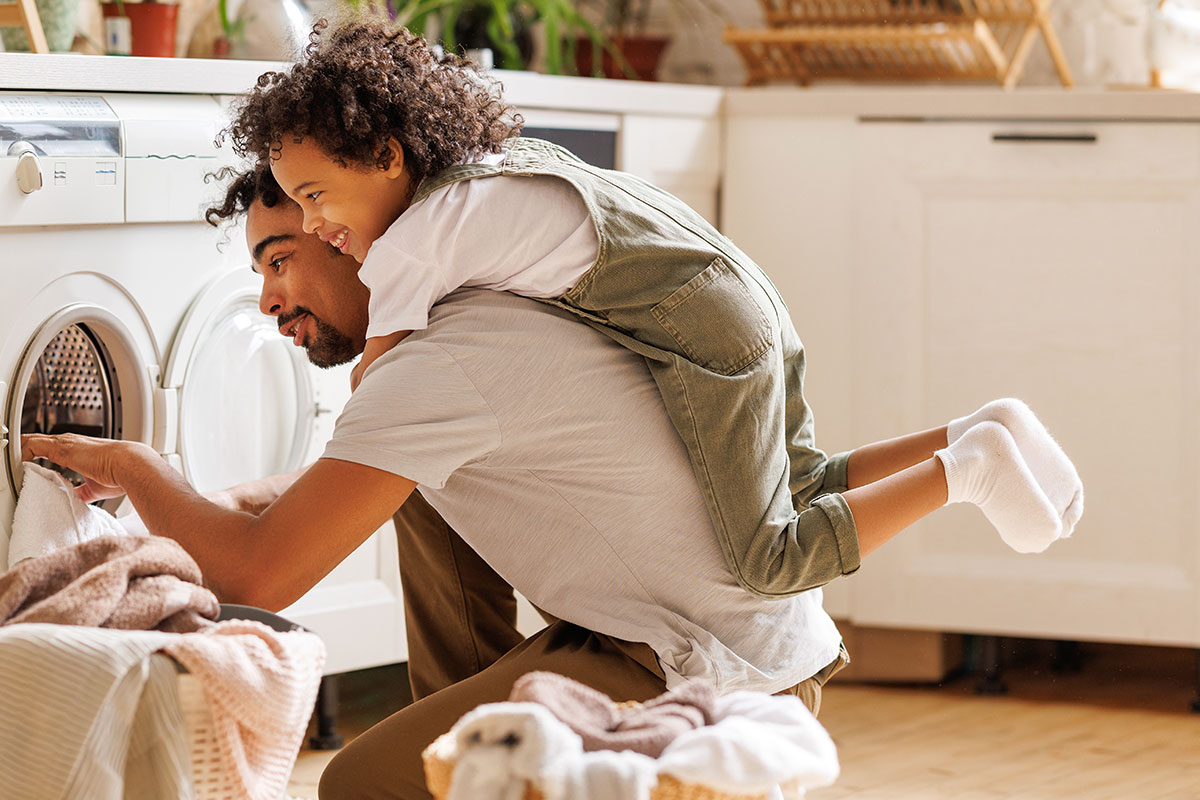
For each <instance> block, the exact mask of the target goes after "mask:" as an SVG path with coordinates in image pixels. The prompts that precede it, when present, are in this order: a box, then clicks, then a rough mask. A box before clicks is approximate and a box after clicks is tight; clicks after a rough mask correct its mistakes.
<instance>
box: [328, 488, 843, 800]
mask: <svg viewBox="0 0 1200 800" xmlns="http://www.w3.org/2000/svg"><path fill="white" fill-rule="evenodd" d="M395 523H396V536H397V541H398V543H399V559H400V569H401V579H402V582H403V587H404V607H405V621H406V624H407V627H408V652H409V662H408V667H409V679H410V681H411V683H412V690H413V697H414V698H416V702H415V703H413V704H412V705H411V706H408V707H407V708H404V709H402V710H400V711H398V712H396V713H395V714H393V715H391V716H390V717H388V718H387V719H385V720H384V721H383V722H380V723H379V724H378V725H376V726H375V727H373V728H371V729H370V730H368V731H367V732H366V733H364V734H362V735H361V736H359V737H357V738H356V739H354V740H353V741H352V742H350V744H348V745H347V746H346V747H345V748H343V750H342V751H341V752H340V753H338V754H337V756H336V757H334V759H333V760H332V761H331V762H329V765H328V766H327V767H326V768H325V771H324V773H323V774H322V775H321V785H320V797H321V800H368V798H370V799H371V800H382V798H389V800H429V798H430V794H429V792H428V791H427V790H426V788H425V776H424V771H423V768H422V766H421V751H422V750H424V749H425V747H426V745H428V744H429V743H430V742H432V741H433V740H434V739H436V738H437V737H438V736H440V735H441V734H443V733H445V732H446V731H448V730H449V729H450V728H451V727H452V726H453V725H454V723H455V722H457V721H458V719H459V717H461V716H462V715H463V714H465V713H467V712H468V711H470V710H471V709H473V708H475V707H476V706H478V705H480V704H482V703H495V702H500V701H503V700H507V699H508V695H509V692H510V691H511V690H512V686H513V684H514V683H515V682H516V680H517V679H518V678H520V677H521V676H522V675H524V674H525V673H527V672H531V671H534V670H549V671H551V672H557V673H559V674H561V675H566V676H567V677H570V678H574V679H575V680H577V681H579V682H580V683H584V684H586V685H588V686H591V687H593V688H595V689H598V690H599V691H602V692H604V693H605V694H607V695H609V696H610V697H612V698H613V699H615V700H637V701H642V700H649V699H650V698H652V697H655V696H657V695H660V694H662V693H663V692H664V691H666V680H665V678H664V677H663V672H662V668H661V667H660V666H659V664H658V658H657V657H656V656H655V654H654V652H653V651H652V650H651V649H650V648H649V647H648V646H647V645H645V644H642V643H636V642H626V641H622V640H620V639H615V638H613V637H611V636H606V635H604V634H601V633H595V632H593V631H589V630H586V629H584V628H581V627H579V626H578V625H573V624H571V623H569V622H563V621H556V622H552V623H551V624H550V625H549V627H547V628H545V629H543V630H542V631H539V632H538V633H536V634H534V635H533V636H531V637H529V638H528V639H525V638H524V637H522V636H521V634H519V633H518V632H517V629H516V617H517V614H516V601H515V599H514V597H513V591H512V588H511V587H510V586H509V585H508V584H507V583H505V582H504V580H503V579H502V578H500V576H499V575H497V574H496V573H495V571H494V570H492V568H491V567H489V566H488V565H487V564H486V563H485V562H484V561H483V559H481V558H480V557H479V556H478V555H477V554H476V553H475V551H474V550H472V549H471V548H470V547H469V546H468V545H467V544H466V543H465V542H463V540H462V539H461V538H459V536H458V535H457V534H456V533H455V532H454V531H453V529H451V528H450V526H449V525H447V524H446V523H445V521H443V520H442V518H441V517H440V516H439V515H438V514H437V512H436V511H434V510H433V509H432V508H431V507H430V506H429V504H428V503H426V502H425V500H424V498H422V497H421V496H420V494H418V493H416V492H414V493H413V494H412V496H411V497H410V498H409V500H408V502H406V503H405V504H404V507H403V508H401V509H400V510H399V511H398V512H396V516H395ZM843 653H844V651H843ZM842 665H843V661H842V659H839V660H838V661H835V662H834V663H833V664H831V665H829V666H828V667H826V668H825V669H824V670H822V671H821V672H820V673H818V674H817V675H815V676H813V677H812V678H810V679H808V680H806V681H804V682H802V683H801V684H799V685H798V686H796V687H794V688H793V689H791V690H790V691H789V692H788V693H789V694H795V695H797V696H798V697H799V698H800V699H801V700H803V701H804V702H805V704H806V705H808V707H809V708H810V709H812V710H813V712H814V713H816V711H817V709H819V707H820V701H821V685H822V684H823V683H824V682H825V680H827V679H828V678H829V676H830V675H832V674H833V673H834V672H836V671H837V670H838V669H840V668H841V667H842Z"/></svg>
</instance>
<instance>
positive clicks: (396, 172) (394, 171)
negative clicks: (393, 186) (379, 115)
mask: <svg viewBox="0 0 1200 800" xmlns="http://www.w3.org/2000/svg"><path fill="white" fill-rule="evenodd" d="M387 149H388V150H390V151H391V153H392V163H391V164H389V165H388V168H387V169H385V170H384V171H383V174H384V176H386V177H388V178H399V177H400V176H401V175H403V174H404V172H405V170H404V148H403V147H401V146H400V143H399V142H398V141H396V137H394V136H389V137H388V140H387Z"/></svg>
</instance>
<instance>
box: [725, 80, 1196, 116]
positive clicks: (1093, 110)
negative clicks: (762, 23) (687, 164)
mask: <svg viewBox="0 0 1200 800" xmlns="http://www.w3.org/2000/svg"><path fill="white" fill-rule="evenodd" d="M725 114H726V115H727V116H729V117H738V118H745V117H773V116H812V117H821V116H826V117H845V116H855V117H859V118H865V119H919V120H936V119H981V120H982V119H1006V120H1013V119H1030V120H1038V119H1055V120H1074V119H1078V120H1138V121H1148V120H1164V121H1195V120H1200V94H1196V93H1194V92H1178V91H1169V90H1152V89H1101V88H1078V89H1063V88H1058V87H1045V88H1041V87H1039V88H1021V87H1017V88H1016V89H1014V90H1012V91H1005V90H1004V89H1002V88H1000V87H991V86H961V85H954V86H934V85H919V86H868V85H855V86H817V87H814V88H808V89H798V88H796V87H789V86H770V87H764V88H754V89H748V88H747V89H744V88H737V89H727V90H726V91H725Z"/></svg>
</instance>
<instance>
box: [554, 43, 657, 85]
mask: <svg viewBox="0 0 1200 800" xmlns="http://www.w3.org/2000/svg"><path fill="white" fill-rule="evenodd" d="M669 43H670V39H668V38H666V37H665V36H618V37H615V38H614V39H613V46H614V47H615V48H616V49H617V50H618V51H619V52H620V53H621V55H623V56H624V57H625V60H626V61H628V62H629V66H630V67H631V68H632V69H633V71H634V72H635V73H636V74H637V77H638V79H639V80H643V81H656V80H658V77H657V73H658V62H659V61H660V60H661V59H662V54H663V50H665V49H666V48H667V45H668V44H669ZM593 66H594V62H593V50H592V40H591V39H587V38H581V39H579V40H577V41H576V42H575V70H576V71H577V72H578V73H579V74H580V75H592V74H594V69H593ZM600 67H601V72H602V73H603V74H604V77H606V78H628V77H630V76H629V75H627V74H626V73H625V71H624V70H623V69H621V65H620V64H618V63H617V60H616V59H615V58H613V56H612V54H611V53H609V52H608V51H605V52H604V53H602V54H601V59H600Z"/></svg>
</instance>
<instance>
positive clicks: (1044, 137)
mask: <svg viewBox="0 0 1200 800" xmlns="http://www.w3.org/2000/svg"><path fill="white" fill-rule="evenodd" d="M992 141H993V142H1004V143H1010V144H1030V143H1039V142H1050V143H1055V144H1095V143H1096V142H1098V141H1100V137H1099V136H1097V135H1096V134H1094V133H993V134H992Z"/></svg>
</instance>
